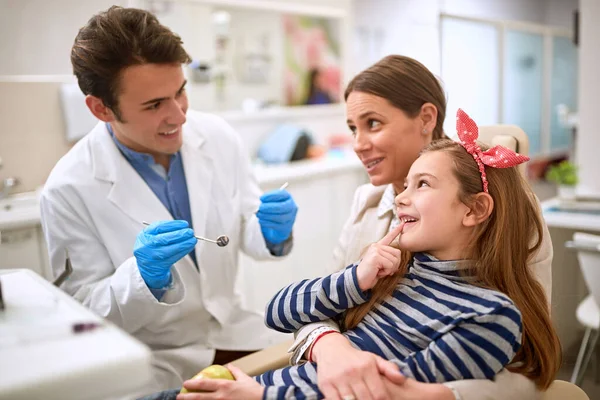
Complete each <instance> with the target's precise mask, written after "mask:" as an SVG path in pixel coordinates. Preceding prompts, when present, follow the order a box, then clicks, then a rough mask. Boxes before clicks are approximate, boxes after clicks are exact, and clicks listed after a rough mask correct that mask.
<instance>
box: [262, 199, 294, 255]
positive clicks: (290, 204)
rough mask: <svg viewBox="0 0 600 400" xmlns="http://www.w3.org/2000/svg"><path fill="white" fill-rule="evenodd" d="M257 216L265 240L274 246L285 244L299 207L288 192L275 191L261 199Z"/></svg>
mask: <svg viewBox="0 0 600 400" xmlns="http://www.w3.org/2000/svg"><path fill="white" fill-rule="evenodd" d="M260 201H261V203H260V207H259V208H258V212H257V213H256V216H257V217H258V222H259V223H260V229H261V231H262V234H263V236H264V238H265V240H266V241H267V242H269V243H272V244H279V243H283V242H285V241H286V240H287V239H288V238H289V237H290V235H291V233H292V227H293V226H294V221H295V220H296V213H297V212H298V206H296V203H295V202H294V199H293V198H292V196H291V195H290V193H289V192H287V191H286V190H273V191H270V192H267V193H265V194H263V195H262V196H261V197H260Z"/></svg>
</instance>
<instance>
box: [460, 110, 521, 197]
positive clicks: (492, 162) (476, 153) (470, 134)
mask: <svg viewBox="0 0 600 400" xmlns="http://www.w3.org/2000/svg"><path fill="white" fill-rule="evenodd" d="M456 131H457V133H458V138H459V139H460V144H462V146H463V147H464V148H465V149H466V150H467V152H469V154H471V155H472V156H473V158H474V159H475V162H476V163H477V166H478V167H479V172H480V173H481V182H482V183H483V191H484V192H486V193H489V192H488V181H487V177H486V175H485V166H486V165H487V166H488V167H493V168H510V167H515V166H517V165H519V164H522V163H524V162H526V161H529V157H527V156H523V155H521V154H517V153H515V152H514V151H512V150H510V149H508V148H506V147H504V146H500V145H497V146H494V147H492V148H491V149H488V150H486V151H481V147H479V145H478V144H477V142H476V140H477V138H478V137H479V128H478V127H477V124H476V123H475V121H473V120H472V119H471V118H470V117H469V116H468V115H467V113H466V112H464V111H463V110H461V109H460V108H459V109H458V112H457V113H456Z"/></svg>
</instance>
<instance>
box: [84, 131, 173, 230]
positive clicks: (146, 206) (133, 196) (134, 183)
mask: <svg viewBox="0 0 600 400" xmlns="http://www.w3.org/2000/svg"><path fill="white" fill-rule="evenodd" d="M92 134H93V135H94V137H93V138H92V140H96V141H97V142H98V143H97V145H95V146H91V149H92V157H93V160H92V163H93V168H94V176H95V178H96V179H100V180H105V181H109V182H112V187H111V189H110V190H109V192H108V199H109V200H110V201H111V202H112V203H114V204H115V205H116V206H117V207H118V208H119V209H121V210H122V211H123V212H124V213H125V214H127V215H128V216H129V217H130V218H131V219H132V220H133V221H134V222H135V223H138V224H140V229H142V228H143V226H142V221H147V222H153V221H158V220H171V219H173V217H172V216H171V214H170V213H169V211H168V210H167V209H166V208H165V206H164V205H163V204H162V203H161V201H160V199H159V198H158V197H156V195H155V194H154V192H153V191H152V189H150V187H149V186H148V185H147V184H146V182H144V180H143V179H142V177H141V176H140V175H139V174H138V173H137V171H136V170H135V169H134V168H133V167H132V166H131V165H130V164H129V162H128V161H127V159H125V157H124V156H123V155H122V154H121V152H120V151H119V149H118V148H117V146H116V145H115V143H114V142H113V139H112V137H111V136H110V133H108V130H107V129H106V126H105V125H104V123H101V124H99V125H97V126H96V128H95V129H94V131H92Z"/></svg>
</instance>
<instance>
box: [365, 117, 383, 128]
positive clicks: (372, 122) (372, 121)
mask: <svg viewBox="0 0 600 400" xmlns="http://www.w3.org/2000/svg"><path fill="white" fill-rule="evenodd" d="M367 125H369V129H377V128H379V127H380V126H381V122H379V121H377V120H375V119H370V120H368V121H367Z"/></svg>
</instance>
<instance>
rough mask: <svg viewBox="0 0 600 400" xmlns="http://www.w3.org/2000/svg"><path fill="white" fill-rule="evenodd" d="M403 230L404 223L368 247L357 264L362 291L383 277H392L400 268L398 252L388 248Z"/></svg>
mask: <svg viewBox="0 0 600 400" xmlns="http://www.w3.org/2000/svg"><path fill="white" fill-rule="evenodd" d="M402 228H404V223H403V222H402V223H400V224H399V225H398V226H397V227H395V228H394V229H392V230H391V231H390V232H388V234H387V235H385V236H384V237H383V239H381V240H380V241H378V242H376V243H373V244H372V245H371V246H369V249H368V250H367V252H366V254H365V255H364V257H363V258H362V260H361V262H360V263H359V264H358V268H357V270H356V275H357V278H358V286H359V287H360V289H361V290H362V291H365V290H369V289H371V288H372V287H373V286H375V284H376V283H377V281H378V280H379V279H381V278H383V277H384V276H389V275H393V274H394V273H396V271H397V270H398V267H399V266H400V250H398V249H397V248H395V247H392V246H390V244H391V243H392V242H393V241H394V239H396V237H398V235H399V234H400V233H401V232H402Z"/></svg>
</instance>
